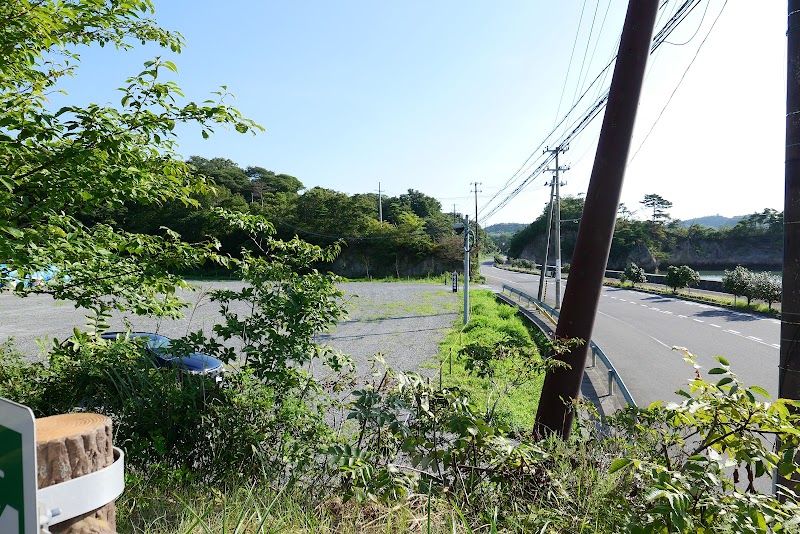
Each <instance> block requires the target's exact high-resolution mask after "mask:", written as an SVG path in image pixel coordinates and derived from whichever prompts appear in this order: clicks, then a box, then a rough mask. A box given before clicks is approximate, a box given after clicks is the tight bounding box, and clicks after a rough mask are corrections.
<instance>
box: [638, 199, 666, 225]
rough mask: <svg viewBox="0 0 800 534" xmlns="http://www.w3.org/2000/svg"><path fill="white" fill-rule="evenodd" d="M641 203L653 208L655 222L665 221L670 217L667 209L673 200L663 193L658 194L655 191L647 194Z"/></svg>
mask: <svg viewBox="0 0 800 534" xmlns="http://www.w3.org/2000/svg"><path fill="white" fill-rule="evenodd" d="M639 203H640V204H641V205H643V206H644V207H645V208H648V209H652V210H653V222H654V223H663V222H665V221H667V220H668V219H669V213H667V211H666V210H668V209H669V208H671V207H672V202H670V201H669V200H667V199H665V198H664V197H662V196H661V195H656V194H655V193H651V194H648V195H645V196H644V200H641V201H640V202H639Z"/></svg>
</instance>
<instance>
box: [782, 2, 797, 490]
mask: <svg viewBox="0 0 800 534" xmlns="http://www.w3.org/2000/svg"><path fill="white" fill-rule="evenodd" d="M786 41H787V42H786V51H787V54H786V59H787V64H786V162H785V165H786V166H785V171H784V172H785V178H784V179H785V182H786V189H785V196H784V200H783V202H784V205H783V297H782V299H781V356H780V363H779V372H778V396H779V397H781V398H783V399H795V400H796V399H800V293H798V292H799V291H800V0H789V17H788V29H787V32H786ZM781 483H782V484H784V485H786V486H789V487H792V488H794V489H796V488H797V487H798V485H799V484H800V480H798V479H797V478H796V476H795V477H794V478H793V479H792V480H783V481H781Z"/></svg>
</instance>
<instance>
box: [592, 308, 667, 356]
mask: <svg viewBox="0 0 800 534" xmlns="http://www.w3.org/2000/svg"><path fill="white" fill-rule="evenodd" d="M597 313H599V314H600V315H605V316H606V317H608V318H610V319H614V320H615V321H618V322H620V323H622V324H624V325H625V326H627V327H628V328H632V329H633V330H636V331H637V332H639V333H640V334H642V335H645V336H647V337H649V338H650V339H652V340H653V341H655V342H656V343H658V344H659V345H663V346H664V347H666V348H668V349H670V350H671V349H672V347H671V346H669V345H667V344H666V343H664V342H663V341H661V340H660V339H656V338H654V337H653V336H651V335H650V334H648V333H647V332H644V331H642V330H639V329H638V328H636V327H635V326H633V325H630V324H628V323H626V322H625V321H623V320H622V319H617V318H616V317H614V316H613V315H609V314H607V313H603V312H601V311H600V310H598V311H597Z"/></svg>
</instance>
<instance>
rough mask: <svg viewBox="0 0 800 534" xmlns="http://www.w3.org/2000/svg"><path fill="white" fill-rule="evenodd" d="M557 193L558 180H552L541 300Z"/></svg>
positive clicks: (542, 293)
mask: <svg viewBox="0 0 800 534" xmlns="http://www.w3.org/2000/svg"><path fill="white" fill-rule="evenodd" d="M555 194H556V181H555V180H551V181H550V209H549V211H548V212H547V239H546V240H545V245H544V261H543V262H542V270H541V272H540V273H539V296H538V299H539V300H543V297H544V275H545V273H546V272H547V256H548V255H549V253H550V228H551V227H552V226H553V199H554V198H555Z"/></svg>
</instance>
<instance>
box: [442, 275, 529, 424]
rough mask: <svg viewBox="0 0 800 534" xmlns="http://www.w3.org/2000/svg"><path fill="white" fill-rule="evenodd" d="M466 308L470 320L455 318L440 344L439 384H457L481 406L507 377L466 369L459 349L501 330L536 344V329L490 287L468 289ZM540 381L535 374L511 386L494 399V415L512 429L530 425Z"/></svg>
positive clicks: (450, 385) (501, 386)
mask: <svg viewBox="0 0 800 534" xmlns="http://www.w3.org/2000/svg"><path fill="white" fill-rule="evenodd" d="M470 310H471V316H470V323H469V324H468V325H467V326H466V327H462V324H461V322H462V319H461V318H459V322H458V324H457V325H456V326H455V327H454V328H453V330H452V331H451V332H450V333H449V334H448V335H447V337H446V338H445V339H444V341H442V343H441V345H440V352H439V361H440V365H441V369H442V385H443V386H444V387H458V388H460V389H461V390H462V391H463V392H464V393H466V394H467V395H468V396H469V397H470V399H472V401H473V403H474V404H475V405H476V406H478V407H479V408H481V409H485V408H486V407H487V406H488V405H490V404H491V403H493V402H494V400H495V398H496V397H497V395H499V394H500V393H501V392H502V390H503V389H504V388H505V386H506V385H507V382H508V380H509V379H510V378H511V377H509V376H500V377H499V378H498V379H497V380H495V381H494V382H492V381H490V380H488V379H485V378H479V377H477V376H475V375H473V374H471V373H469V372H468V371H467V369H466V368H465V366H464V364H465V362H464V361H463V360H462V359H461V358H460V357H459V351H460V350H461V349H462V348H463V347H464V346H466V345H468V344H469V343H472V342H475V341H479V340H481V339H484V340H487V339H496V338H497V336H498V335H502V334H505V335H512V336H521V337H523V338H524V339H525V340H526V341H527V342H529V343H530V346H531V347H536V346H537V339H536V336H537V333H538V331H534V330H533V327H531V326H529V325H528V323H527V322H526V321H525V320H524V319H523V318H522V317H520V316H519V315H518V314H517V309H516V308H515V307H512V306H509V305H507V304H505V303H503V302H501V301H499V300H498V299H497V298H496V297H495V296H494V294H493V293H492V292H491V291H486V290H473V291H470ZM540 341H541V340H540ZM537 352H538V350H537ZM451 364H452V371H451ZM543 382H544V376H543V375H539V376H537V377H536V379H534V380H533V381H530V382H526V383H524V384H522V385H520V386H519V387H515V388H513V389H511V390H510V391H509V392H508V393H507V395H505V396H504V398H502V399H501V400H500V401H499V402H498V405H497V416H498V418H499V419H500V421H501V422H503V423H504V424H506V425H508V426H509V427H510V428H511V429H512V431H523V432H524V431H529V430H530V429H531V428H533V423H534V420H535V416H536V406H537V405H538V403H539V396H540V394H541V390H542V384H543Z"/></svg>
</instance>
